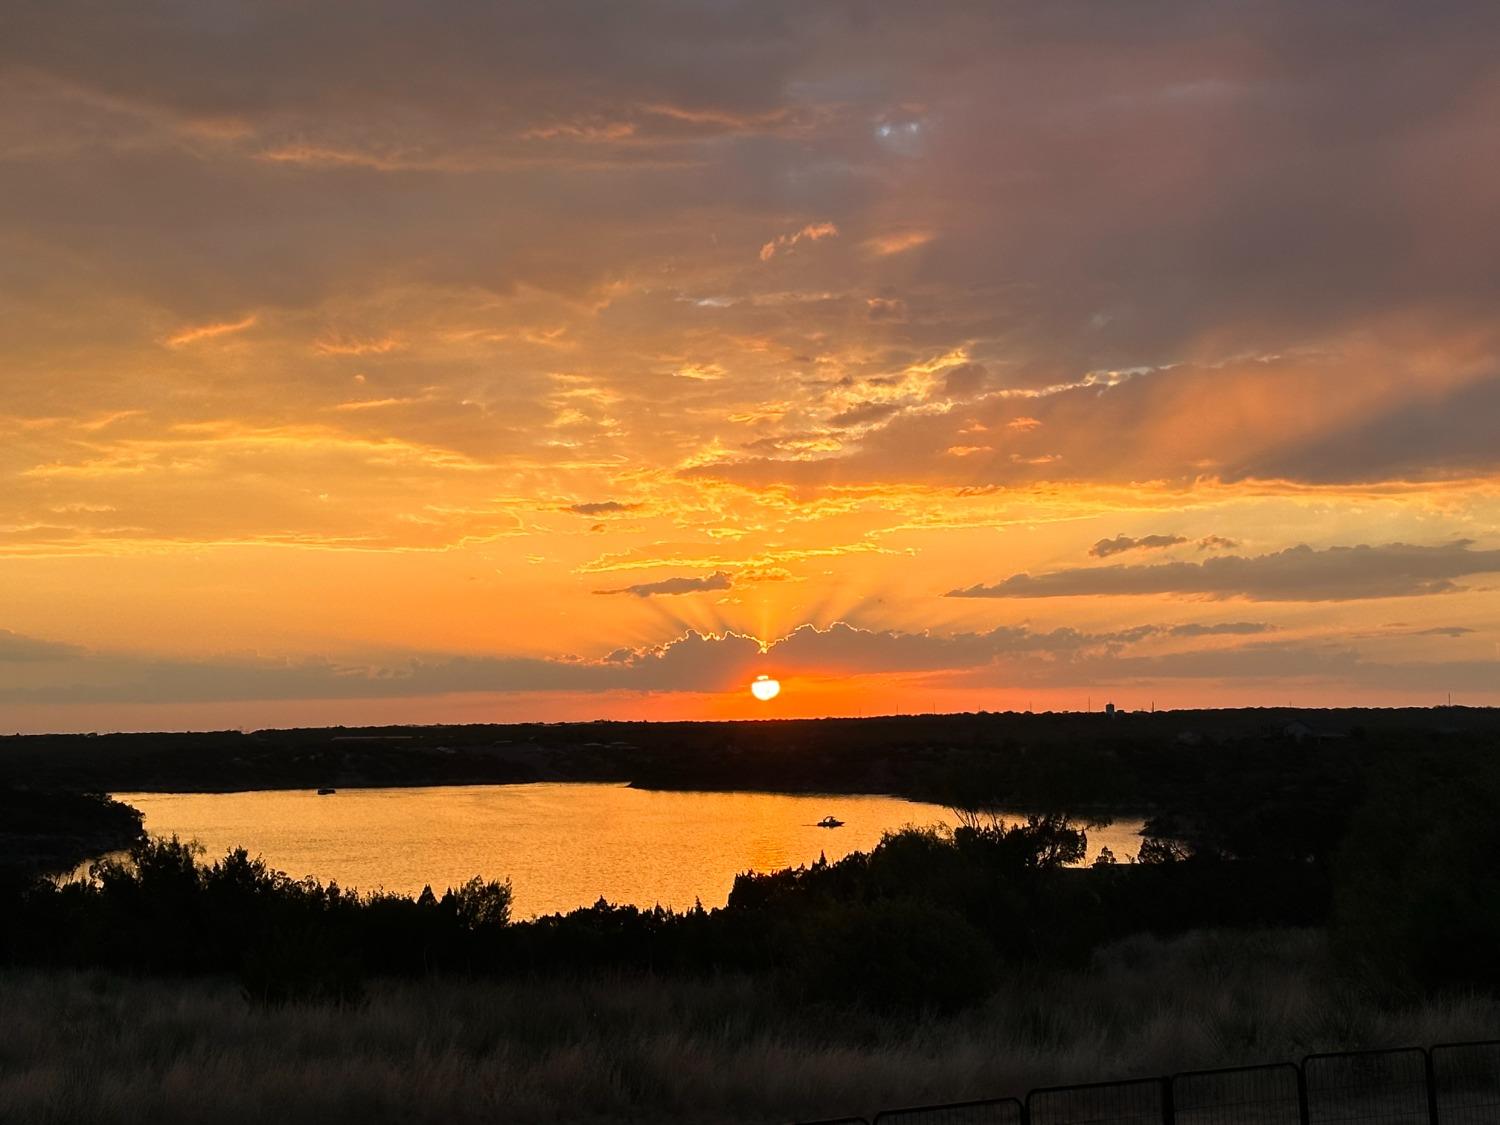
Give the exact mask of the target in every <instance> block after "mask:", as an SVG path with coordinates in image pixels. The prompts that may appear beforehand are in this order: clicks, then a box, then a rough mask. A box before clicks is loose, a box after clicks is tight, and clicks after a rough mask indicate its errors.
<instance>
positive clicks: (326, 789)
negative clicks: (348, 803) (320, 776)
mask: <svg viewBox="0 0 1500 1125" xmlns="http://www.w3.org/2000/svg"><path fill="white" fill-rule="evenodd" d="M337 792H338V790H337V789H335V788H334V787H333V786H331V785H325V786H323V788H321V789H319V790H318V796H319V797H330V796H332V795H333V794H335V793H337Z"/></svg>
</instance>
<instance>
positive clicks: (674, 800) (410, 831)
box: [116, 783, 1141, 918]
mask: <svg viewBox="0 0 1500 1125" xmlns="http://www.w3.org/2000/svg"><path fill="white" fill-rule="evenodd" d="M116 796H117V797H118V798H119V799H120V800H122V801H124V802H126V803H127V804H130V805H134V806H135V807H136V808H138V809H140V810H141V811H142V812H143V813H144V814H145V817H146V830H147V831H148V832H150V833H152V834H155V835H172V834H176V835H177V836H179V837H181V838H182V839H184V840H197V841H198V842H199V843H200V844H202V845H203V846H204V848H205V849H206V850H207V857H206V858H208V859H217V858H219V857H220V856H222V855H223V854H224V853H225V852H226V851H227V850H228V849H230V848H231V847H244V848H246V849H247V850H248V851H249V852H250V854H251V855H260V856H262V857H264V859H265V860H266V862H267V863H269V864H270V865H271V866H272V867H276V868H279V869H281V870H283V871H286V872H287V873H288V874H290V875H292V876H294V877H297V878H301V877H303V876H306V875H312V876H315V877H317V878H318V879H320V880H322V881H323V882H325V883H326V882H328V881H330V880H334V881H337V882H338V884H339V885H340V886H341V887H346V888H349V887H357V888H358V889H360V890H365V891H370V890H376V889H378V888H383V889H384V890H387V891H395V892H398V893H401V894H416V893H418V892H419V891H421V889H422V887H423V886H424V885H425V884H429V883H430V884H431V885H432V887H433V889H434V890H436V891H438V892H439V893H441V892H442V890H443V888H445V887H448V886H455V885H457V884H459V883H461V882H463V881H464V880H466V879H468V878H470V877H471V876H474V875H482V876H484V877H485V878H490V879H503V878H506V877H509V878H510V880H511V882H512V884H513V885H514V887H515V909H514V916H515V917H518V918H521V917H526V916H528V915H531V914H548V913H552V912H554V911H560V910H572V909H573V908H575V907H579V906H587V905H590V904H592V903H594V902H595V901H597V900H598V899H599V898H600V897H601V896H602V897H604V898H606V899H608V900H609V901H610V902H614V903H622V904H623V903H634V904H635V905H637V906H651V905H654V904H656V903H660V904H661V905H663V906H670V907H675V908H677V909H685V908H687V907H690V906H692V905H693V902H694V900H701V901H702V903H703V905H704V906H705V907H715V906H722V905H724V903H725V902H726V901H727V900H728V897H729V889H730V887H731V886H732V885H733V883H734V877H735V875H736V874H738V873H739V872H742V871H749V870H755V871H772V870H776V869H778V868H782V867H789V866H795V865H797V864H803V863H812V862H814V861H815V860H816V859H817V858H818V855H819V854H820V853H822V854H825V855H826V856H827V857H828V859H829V860H830V861H833V860H837V859H841V858H842V857H844V856H845V855H848V854H849V853H850V852H853V851H868V850H869V849H870V848H872V847H874V846H875V844H876V843H877V842H878V841H879V840H880V836H881V834H882V833H884V832H887V831H890V830H892V829H896V828H901V827H902V826H904V825H907V824H915V825H931V824H939V823H947V824H950V825H951V824H952V823H953V821H954V817H953V814H952V813H951V812H950V811H949V810H947V809H945V808H943V807H942V806H940V805H930V804H923V803H921V802H917V801H904V800H901V799H900V798H896V797H873V796H854V797H851V796H813V797H808V796H789V795H784V794H775V793H663V792H656V791H651V790H643V789H631V788H629V787H627V786H624V785H595V784H578V783H539V784H535V785H474V786H437V787H427V788H393V789H343V790H340V791H339V792H338V793H335V794H333V795H330V796H319V795H318V794H316V793H312V792H308V791H305V790H280V791H268V792H257V793H118V794H116ZM830 814H831V815H833V816H836V817H838V819H840V820H842V821H843V822H844V826H843V827H842V828H835V829H826V828H818V827H816V823H815V822H816V821H818V820H819V819H821V818H822V817H824V816H825V815H830ZM1140 827H1141V823H1140V821H1139V820H1132V821H1116V822H1115V823H1114V824H1113V825H1111V826H1110V827H1108V828H1104V829H1097V830H1094V831H1092V832H1090V833H1089V853H1090V858H1092V857H1093V856H1094V855H1097V854H1098V852H1099V849H1100V847H1101V846H1104V845H1108V847H1109V848H1110V850H1111V851H1113V852H1114V853H1115V855H1116V856H1117V857H1118V858H1119V859H1121V860H1122V861H1123V860H1124V859H1125V858H1126V857H1127V856H1132V855H1134V854H1135V852H1136V849H1137V846H1138V845H1139V843H1140V840H1139V837H1138V835H1137V833H1139V831H1140Z"/></svg>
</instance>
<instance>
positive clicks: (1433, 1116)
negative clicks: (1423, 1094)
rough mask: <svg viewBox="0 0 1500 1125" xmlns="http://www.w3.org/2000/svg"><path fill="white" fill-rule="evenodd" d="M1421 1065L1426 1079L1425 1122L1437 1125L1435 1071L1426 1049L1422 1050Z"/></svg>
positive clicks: (1429, 1052)
mask: <svg viewBox="0 0 1500 1125" xmlns="http://www.w3.org/2000/svg"><path fill="white" fill-rule="evenodd" d="M1422 1063H1423V1067H1422V1069H1423V1070H1424V1071H1425V1072H1426V1078H1427V1120H1428V1122H1429V1123H1430V1125H1438V1091H1437V1069H1436V1068H1435V1067H1434V1066H1433V1065H1432V1052H1431V1051H1430V1050H1428V1049H1427V1048H1426V1047H1423V1048H1422Z"/></svg>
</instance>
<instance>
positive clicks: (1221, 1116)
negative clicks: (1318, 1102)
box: [1172, 1063, 1302, 1125]
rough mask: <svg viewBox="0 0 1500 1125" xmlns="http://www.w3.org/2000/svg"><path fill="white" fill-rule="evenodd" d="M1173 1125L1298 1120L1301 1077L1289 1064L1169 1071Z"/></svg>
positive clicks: (1277, 1124) (1292, 1124)
mask: <svg viewBox="0 0 1500 1125" xmlns="http://www.w3.org/2000/svg"><path fill="white" fill-rule="evenodd" d="M1172 1107H1173V1113H1174V1120H1175V1121H1176V1123H1177V1125H1301V1122H1302V1078H1301V1075H1300V1074H1299V1073H1298V1071H1297V1068H1296V1066H1295V1065H1293V1064H1292V1063H1268V1064H1266V1065H1264V1066H1233V1067H1224V1068H1221V1069H1219V1070H1193V1071H1188V1072H1186V1073H1183V1074H1174V1075H1173V1076H1172Z"/></svg>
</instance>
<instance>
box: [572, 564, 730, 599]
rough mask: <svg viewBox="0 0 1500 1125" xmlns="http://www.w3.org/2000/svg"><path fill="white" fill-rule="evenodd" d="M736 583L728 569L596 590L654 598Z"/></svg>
mask: <svg viewBox="0 0 1500 1125" xmlns="http://www.w3.org/2000/svg"><path fill="white" fill-rule="evenodd" d="M732 585H734V582H733V579H732V578H731V576H730V574H729V572H728V571H724V570H719V571H715V572H714V573H713V574H710V575H708V576H707V577H706V578H664V579H662V580H661V581H660V582H641V583H638V584H636V585H634V586H622V587H620V588H619V589H617V590H595V591H594V593H596V594H633V595H635V596H636V597H638V598H654V597H657V596H659V595H663V594H696V593H700V592H702V591H704V590H727V589H729V588H730V587H731V586H732Z"/></svg>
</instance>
